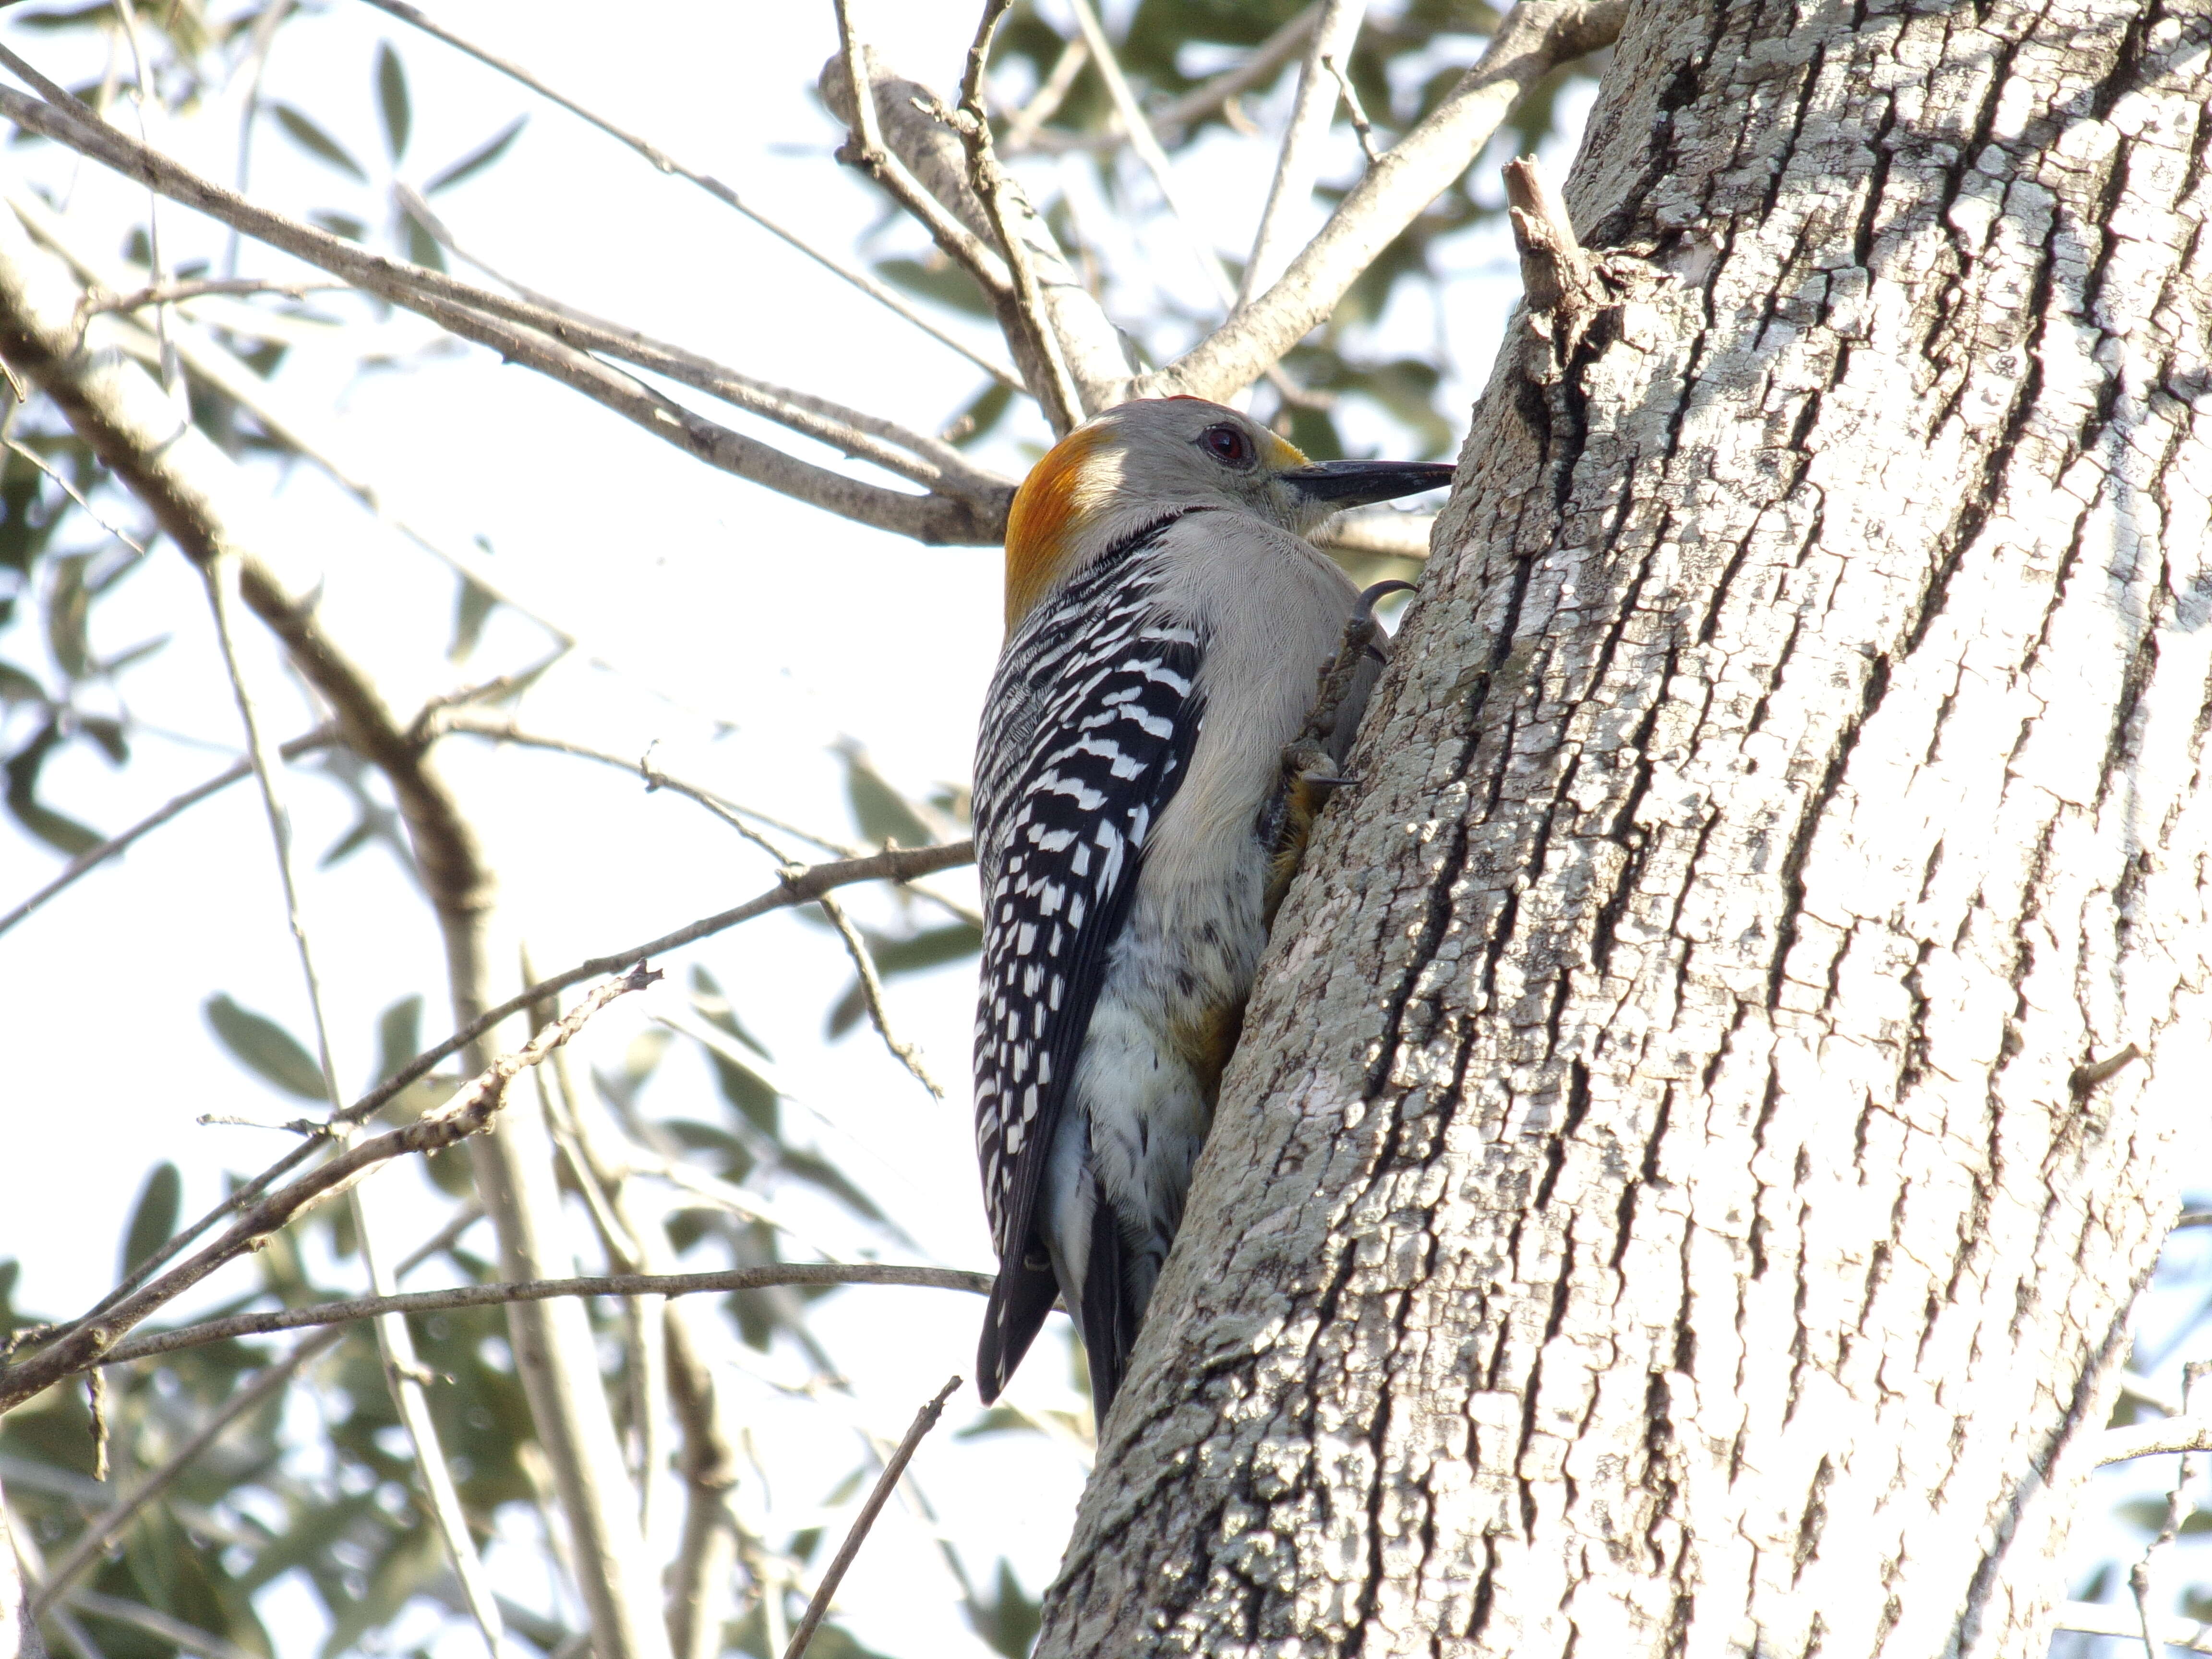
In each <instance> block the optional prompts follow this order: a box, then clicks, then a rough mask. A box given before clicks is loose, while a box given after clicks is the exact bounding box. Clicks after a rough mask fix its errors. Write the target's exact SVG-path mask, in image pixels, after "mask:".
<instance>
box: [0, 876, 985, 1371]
mask: <svg viewBox="0 0 2212 1659" xmlns="http://www.w3.org/2000/svg"><path fill="white" fill-rule="evenodd" d="M973 862H975V842H972V841H959V842H947V843H945V845H943V846H941V847H916V848H904V847H892V848H884V851H882V852H880V853H872V854H869V855H868V856H866V857H865V858H857V859H847V860H841V861H839V862H837V863H834V864H817V865H812V866H809V867H808V868H807V869H806V870H805V872H804V873H802V874H800V875H799V876H796V877H793V878H787V879H786V880H783V881H781V882H779V883H778V884H777V885H775V887H772V888H770V889H769V890H768V891H766V892H765V893H763V894H761V895H760V896H757V897H756V898H753V899H750V900H749V901H747V902H745V903H744V904H740V905H738V906H737V907H736V908H734V909H730V910H725V911H722V912H721V913H720V915H712V916H706V917H702V919H701V920H699V921H695V922H692V923H690V924H689V925H688V926H686V927H679V928H678V929H677V930H676V931H675V932H674V933H664V934H662V935H661V936H660V938H659V939H652V940H648V941H647V943H646V944H644V945H640V946H637V947H635V949H632V950H629V951H621V952H618V953H617V954H616V955H614V956H611V957H593V958H592V959H591V960H590V961H587V962H582V963H577V964H576V966H574V967H573V968H570V969H566V970H564V971H563V972H561V973H558V974H556V975H553V976H552V977H551V978H550V979H547V980H542V981H539V982H538V983H537V984H535V985H532V986H530V987H526V988H525V989H524V990H522V991H520V992H519V993H517V994H515V995H514V996H512V997H510V998H508V999H507V1000H506V1001H505V1002H502V1003H501V1004H500V1005H498V1006H496V1007H495V1008H492V1009H490V1010H489V1011H488V1012H485V1013H483V1014H481V1015H479V1016H478V1017H477V1018H475V1019H473V1020H471V1021H470V1022H469V1024H466V1025H465V1026H463V1027H462V1028H461V1029H460V1030H458V1031H456V1032H454V1033H453V1036H449V1037H447V1039H446V1040H445V1041H444V1042H440V1043H437V1044H435V1045H434V1046H433V1047H431V1048H426V1049H425V1050H423V1051H422V1053H421V1054H417V1055H416V1057H415V1058H414V1059H413V1060H410V1061H409V1062H408V1063H407V1064H406V1065H404V1066H401V1067H400V1068H399V1070H398V1071H397V1072H394V1073H392V1075H391V1076H390V1077H388V1078H386V1079H385V1080H384V1081H383V1082H382V1083H380V1084H379V1085H377V1086H376V1087H375V1088H374V1089H371V1090H370V1091H368V1093H367V1094H364V1095H363V1096H362V1097H361V1098H359V1099H358V1100H356V1101H355V1102H354V1103H353V1104H352V1105H350V1106H349V1107H348V1108H346V1109H345V1111H344V1112H343V1114H341V1118H342V1121H346V1122H355V1123H357V1122H360V1121H362V1120H364V1119H366V1118H368V1116H370V1115H372V1114H374V1112H376V1111H377V1110H378V1109H380V1108H381V1107H382V1106H384V1105H385V1104H386V1103H387V1102H389V1101H391V1100H392V1098H394V1097H396V1096H398V1094H400V1093H401V1092H402V1091H404V1090H405V1089H406V1088H407V1087H408V1086H409V1085H411V1084H413V1083H415V1082H416V1081H417V1080H418V1079H422V1078H424V1077H427V1076H428V1075H429V1073H431V1072H432V1071H433V1070H434V1069H435V1067H436V1066H437V1064H438V1062H439V1061H440V1060H445V1059H447V1058H448V1057H449V1056H451V1055H453V1054H458V1053H459V1052H460V1051H461V1050H462V1049H463V1048H466V1047H467V1046H468V1045H469V1044H470V1043H471V1042H475V1041H476V1040H477V1038H479V1037H481V1036H483V1035H484V1033H485V1032H487V1031H489V1030H492V1029H493V1028H494V1027H495V1026H496V1025H498V1024H499V1023H500V1022H501V1021H502V1020H505V1019H508V1018H513V1016H514V1015H516V1014H519V1013H521V1012H523V1011H524V1010H526V1009H527V1008H528V1007H530V1006H531V1005H532V1004H533V1003H539V1002H544V1001H546V1000H549V999H550V998H551V997H553V996H555V995H556V994H559V993H560V992H562V991H565V990H567V989H568V987H571V986H573V985H577V984H580V983H581V982H583V981H585V980H587V979H596V978H598V977H599V975H602V974H612V973H622V972H624V971H626V970H629V969H633V968H635V967H637V966H639V965H640V964H641V963H644V962H646V961H647V960H649V959H650V958H652V957H657V956H665V955H666V954H667V953H668V952H669V951H674V950H678V949H680V948H681V947H682V946H684V945H691V944H695V943H696V942H697V941H698V940H700V939H707V938H709V937H711V936H713V935H714V934H715V933H721V932H723V931H724V930H725V929H726V928H730V927H737V926H738V925H739V924H740V923H742V922H747V921H752V920H754V919H755V918H756V917H758V916H764V915H769V913H770V912H772V911H775V910H781V909H786V908H790V907H792V906H793V905H799V904H805V903H806V902H809V901H811V900H812V899H815V898H817V897H819V896H821V895H822V894H823V893H826V892H829V891H832V890H835V889H836V888H839V887H847V886H851V885H853V884H855V883H858V882H863V881H898V882H902V881H908V880H911V879H913V878H915V877H917V876H926V875H933V874H935V873H936V872H938V871H940V870H951V869H955V868H957V867H958V866H963V865H966V864H972V863H973ZM570 1018H574V1015H573V1014H572V1015H571V1016H570ZM456 1098H458V1097H456ZM318 1144H319V1143H318V1142H316V1141H312V1140H311V1141H307V1142H304V1143H302V1144H301V1146H297V1147H295V1148H294V1149H293V1150H292V1151H291V1152H289V1153H288V1154H286V1155H285V1157H284V1158H281V1159H279V1160H278V1161H277V1162H276V1164H273V1165H271V1166H270V1168H269V1169H267V1170H263V1171H262V1172H261V1173H260V1174H259V1175H258V1176H255V1177H254V1178H253V1179H252V1181H250V1182H247V1183H246V1185H245V1186H244V1187H242V1188H240V1189H239V1191H237V1192H236V1193H234V1194H231V1195H230V1196H229V1197H228V1199H226V1200H223V1202H222V1203H221V1204H219V1205H217V1206H216V1207H215V1208H214V1209H212V1210H210V1211H209V1212H208V1213H207V1214H205V1215H204V1216H203V1217H201V1218H199V1219H198V1220H197V1222H195V1223H194V1224H193V1225H191V1227H189V1228H186V1229H185V1231H182V1232H179V1233H178V1234H177V1235H176V1236H175V1237H172V1238H171V1239H170V1240H169V1241H168V1243H167V1244H165V1245H164V1246H163V1247H162V1248H161V1250H160V1251H158V1252H156V1253H155V1257H154V1258H152V1263H153V1265H159V1264H160V1263H161V1262H165V1261H167V1260H169V1259H170V1258H171V1257H172V1256H173V1255H176V1254H177V1253H178V1252H179V1251H180V1250H181V1249H183V1248H184V1247H185V1245H186V1244H188V1243H191V1240H192V1239H194V1238H197V1237H198V1236H199V1235H200V1234H201V1233H203V1232H204V1231H207V1229H208V1228H210V1227H211V1226H213V1225H216V1223H217V1222H219V1221H220V1220H222V1218H223V1217H225V1216H226V1215H229V1214H232V1213H234V1212H244V1211H245V1210H246V1208H247V1207H248V1206H251V1205H254V1204H258V1202H260V1200H262V1198H263V1195H264V1194H266V1193H267V1192H268V1191H269V1188H270V1185H271V1184H272V1183H273V1182H276V1181H277V1180H279V1179H281V1178H282V1177H283V1176H285V1175H288V1174H289V1173H290V1172H291V1171H292V1170H295V1169H296V1168H298V1167H299V1165H300V1164H303V1163H305V1162H306V1161H307V1158H308V1157H309V1156H310V1155H311V1154H312V1153H313V1152H314V1150H315V1148H316V1146H317V1145H318ZM151 1272H152V1267H151V1266H149V1264H148V1263H141V1264H140V1266H139V1267H138V1269H137V1271H136V1273H134V1274H133V1275H132V1276H131V1278H130V1279H126V1280H125V1282H124V1283H123V1284H122V1285H118V1286H117V1288H116V1289H114V1290H112V1291H109V1292H108V1294H107V1295H106V1297H104V1298H103V1299H102V1300H101V1301H100V1303H99V1304H96V1305H95V1306H94V1308H93V1310H91V1312H89V1313H88V1314H86V1315H85V1316H83V1317H82V1318H81V1319H79V1320H78V1321H77V1322H76V1323H75V1324H73V1325H71V1326H70V1327H68V1328H67V1329H68V1330H70V1331H71V1332H74V1331H76V1330H77V1329H79V1328H82V1327H83V1326H84V1325H85V1324H86V1323H87V1322H88V1321H90V1320H93V1319H95V1318H99V1317H101V1316H105V1315H106V1313H107V1312H108V1310H110V1309H112V1308H114V1307H116V1306H118V1305H119V1304H122V1303H124V1302H125V1300H126V1298H129V1297H134V1296H136V1295H137V1292H138V1291H139V1288H140V1286H141V1285H143V1283H144V1282H145V1279H147V1278H148V1277H150V1274H151ZM0 1375H4V1373H0ZM40 1386H41V1387H43V1386H44V1385H43V1384H41V1385H40Z"/></svg>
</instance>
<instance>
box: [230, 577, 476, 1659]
mask: <svg viewBox="0 0 2212 1659" xmlns="http://www.w3.org/2000/svg"><path fill="white" fill-rule="evenodd" d="M200 574H201V575H202V577H203V578H204V582H205V586H206V587H207V594H208V605H209V608H210V611H212V612H213V613H214V617H215V629H216V642H217V644H218V645H219V646H220V647H221V652H222V662H223V669H224V671H225V673H226V674H227V675H228V677H229V679H230V690H231V696H232V699H233V701H234V702H236V703H237V705H238V715H239V720H240V723H241V724H242V725H243V726H244V727H245V730H246V757H247V759H248V760H249V761H251V762H252V767H253V775H254V778H255V781H257V782H258V785H259V787H260V794H261V805H262V810H263V814H264V817H266V818H267V819H268V821H269V836H270V843H271V846H272V847H273V848H274V852H275V856H276V873H277V879H278V883H279V885H280V886H281V887H282V889H283V895H284V916H285V920H286V921H287V922H288V923H289V926H290V928H291V933H292V942H293V945H294V947H295V951H296V954H297V955H298V957H299V961H300V977H301V981H302V982H303V984H304V986H305V987H306V990H307V1010H308V1015H309V1018H310V1019H311V1020H312V1022H313V1026H314V1033H315V1056H316V1066H317V1068H318V1070H319V1072H320V1073H321V1075H322V1080H323V1091H324V1094H325V1097H327V1098H328V1100H329V1102H330V1108H331V1111H332V1112H333V1113H336V1112H339V1111H343V1109H345V1096H344V1094H343V1092H342V1091H340V1089H339V1087H338V1080H337V1065H336V1064H335V1063H334V1062H333V1060H331V1034H330V1020H329V1017H328V1014H327V1012H326V1010H325V1006H324V1001H323V987H322V975H321V974H320V973H319V971H318V970H317V968H316V965H315V951H314V945H313V938H312V935H311V933H310V931H309V929H308V927H307V914H306V903H305V901H304V899H303V898H302V896H301V890H300V883H299V878H298V872H297V871H296V870H295V867H294V865H293V859H292V815H291V812H290V811H289V806H288V805H287V803H286V801H285V799H284V794H283V787H282V785H281V784H280V782H279V781H278V780H279V778H280V777H281V776H282V775H283V769H282V767H281V765H280V764H279V760H278V757H277V755H276V749H275V746H274V745H273V744H270V741H269V738H268V731H267V727H266V726H264V724H263V722H262V720H261V716H260V712H259V709H258V706H257V699H256V698H255V697H254V696H253V694H252V688H251V687H249V686H248V685H247V684H246V671H245V668H244V666H243V665H241V664H240V661H239V657H238V645H237V640H236V637H235V635H234V634H233V632H232V629H231V625H230V618H231V611H232V603H231V602H232V600H233V599H234V597H235V593H234V590H235V587H236V585H237V581H238V562H237V560H236V559H235V558H234V557H230V558H218V559H216V561H214V562H212V563H203V564H202V565H201V566H200ZM337 1144H338V1146H339V1148H340V1150H341V1151H343V1150H344V1149H346V1148H347V1147H348V1146H349V1145H350V1144H351V1135H350V1134H349V1133H341V1134H340V1135H339V1137H338V1143H337ZM348 1198H349V1200H350V1202H351V1205H352V1208H353V1219H354V1232H355V1235H356V1242H357V1243H359V1244H360V1247H361V1254H362V1263H363V1265H364V1266H365V1267H367V1269H368V1282H369V1288H370V1289H371V1290H372V1291H374V1292H376V1294H378V1295H380V1296H388V1295H390V1294H392V1291H395V1290H397V1289H398V1278H397V1276H396V1275H395V1274H394V1273H392V1269H391V1266H390V1264H389V1263H388V1262H387V1261H386V1260H385V1259H384V1255H383V1248H382V1244H381V1243H380V1239H379V1237H378V1233H377V1229H376V1227H375V1225H374V1212H373V1210H372V1207H371V1206H370V1204H369V1201H368V1184H367V1183H366V1182H356V1183H355V1185H354V1188H353V1190H352V1191H351V1192H350V1193H349V1194H348ZM375 1329H376V1346H377V1353H378V1357H379V1358H380V1359H381V1360H382V1361H383V1370H384V1381H385V1387H386V1390H387V1391H388V1392H389V1393H390V1395H391V1396H392V1408H393V1410H394V1411H395V1412H396V1413H398V1418H399V1422H400V1425H401V1427H402V1428H404V1430H405V1431H406V1434H407V1439H408V1443H409V1444H410V1446H411V1447H412V1449H413V1450H414V1454H415V1469H416V1474H417V1476H419V1477H420V1479H421V1480H422V1496H423V1498H424V1499H425V1501H426V1502H427V1504H428V1507H429V1510H430V1519H431V1523H432V1524H433V1525H434V1526H435V1528H437V1532H438V1538H439V1541H440V1543H441V1544H442V1545H443V1546H444V1547H445V1551H446V1562H447V1565H448V1566H450V1567H451V1568H452V1569H453V1577H456V1578H457V1579H459V1581H460V1584H461V1592H462V1595H463V1596H464V1597H465V1600H466V1601H467V1602H468V1604H469V1612H470V1614H471V1617H472V1618H474V1620H476V1626H477V1633H478V1634H480V1635H481V1636H482V1637H483V1643H484V1651H485V1654H486V1655H487V1659H500V1644H501V1638H502V1636H503V1634H504V1632H503V1631H502V1630H501V1625H500V1616H499V1607H498V1606H497V1604H496V1603H495V1601H493V1599H492V1589H491V1583H490V1581H489V1579H487V1578H486V1577H484V1569H483V1561H482V1560H481V1559H479V1558H478V1556H477V1550H476V1543H475V1541H474V1540H473V1539H472V1538H471V1535H470V1533H469V1522H468V1516H467V1515H466V1514H465V1512H464V1511H463V1510H462V1508H461V1498H460V1493H459V1491H458V1490H457V1489H456V1488H455V1487H454V1485H453V1472H452V1470H451V1469H449V1468H447V1462H446V1454H445V1449H444V1446H443V1444H442V1443H441V1440H440V1437H439V1434H438V1425H437V1424H436V1422H435V1420H434V1419H432V1417H431V1415H430V1399H429V1395H428V1393H427V1392H426V1391H425V1390H424V1389H423V1387H422V1362H421V1361H420V1360H419V1359H418V1358H416V1352H415V1338H414V1334H413V1333H411V1332H410V1330H409V1329H408V1328H407V1322H406V1321H405V1320H404V1319H402V1318H400V1317H399V1316H398V1315H396V1314H395V1315H392V1316H387V1317H386V1318H382V1319H379V1320H378V1321H376V1322H375Z"/></svg>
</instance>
